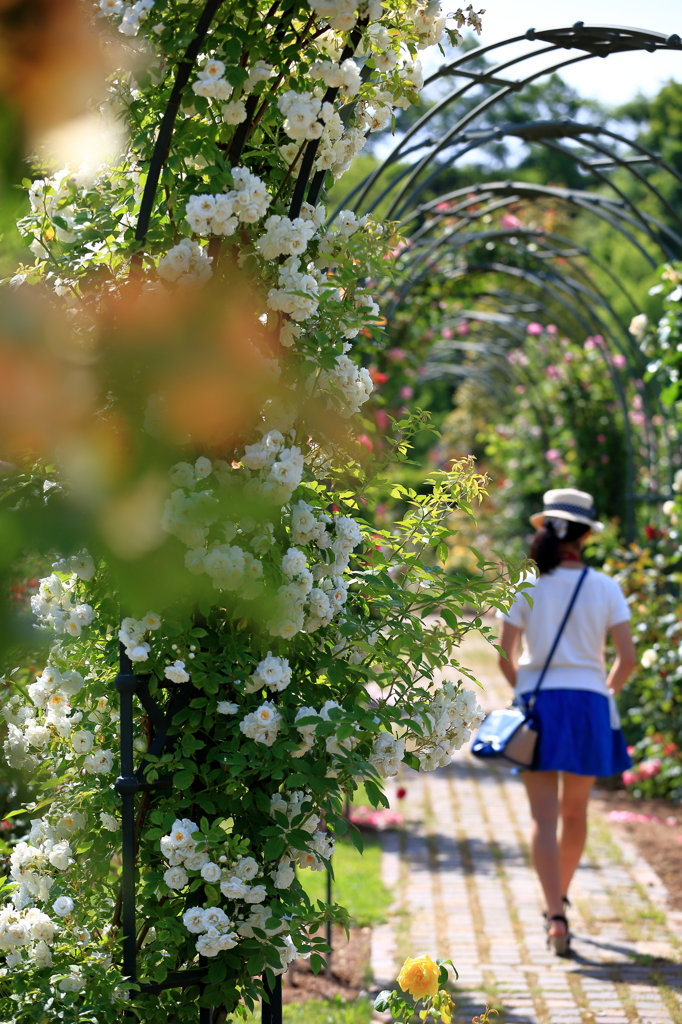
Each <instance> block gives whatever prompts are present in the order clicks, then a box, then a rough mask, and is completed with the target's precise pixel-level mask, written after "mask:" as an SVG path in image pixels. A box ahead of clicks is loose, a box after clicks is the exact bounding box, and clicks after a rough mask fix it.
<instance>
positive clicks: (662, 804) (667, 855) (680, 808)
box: [594, 789, 682, 910]
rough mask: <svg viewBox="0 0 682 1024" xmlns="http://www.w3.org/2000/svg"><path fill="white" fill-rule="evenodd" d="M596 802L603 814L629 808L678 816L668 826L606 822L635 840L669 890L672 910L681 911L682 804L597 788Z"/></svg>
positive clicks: (662, 815)
mask: <svg viewBox="0 0 682 1024" xmlns="http://www.w3.org/2000/svg"><path fill="white" fill-rule="evenodd" d="M594 799H595V802H596V803H598V805H599V807H600V810H601V811H602V813H603V814H604V816H606V815H607V814H608V813H609V811H632V812H633V813H634V814H651V815H655V816H656V817H658V818H661V819H662V820H663V822H665V819H666V818H669V817H673V818H676V819H677V824H676V825H673V826H670V825H666V824H664V823H662V824H659V823H658V822H655V821H645V822H641V821H609V823H608V824H609V826H610V827H611V828H612V829H613V830H614V831H615V832H616V833H617V832H618V831H619V830H620V831H621V834H622V835H623V836H624V837H625V838H627V839H629V840H630V842H632V843H634V845H635V846H636V847H637V849H638V850H639V852H640V854H641V855H642V857H643V858H644V859H645V860H646V861H648V862H649V864H650V865H651V867H652V868H653V869H654V871H655V872H656V874H657V875H658V876H659V878H660V879H661V881H662V882H663V884H664V885H665V886H666V888H667V890H668V892H669V893H670V902H671V905H672V907H673V909H674V910H682V805H680V804H679V803H675V802H674V801H672V800H633V799H631V798H630V797H628V796H627V794H626V793H625V792H623V791H618V790H616V791H612V792H608V791H606V790H603V789H598V790H596V792H595V794H594Z"/></svg>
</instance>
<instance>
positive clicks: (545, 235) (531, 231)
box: [397, 208, 639, 354]
mask: <svg viewBox="0 0 682 1024" xmlns="http://www.w3.org/2000/svg"><path fill="white" fill-rule="evenodd" d="M485 215H486V211H485V208H484V209H483V210H482V211H480V213H479V216H485ZM454 235H457V236H458V240H459V239H463V240H464V239H466V241H465V242H464V243H463V245H462V246H461V248H463V247H464V245H465V244H468V242H469V241H479V240H482V239H484V238H488V239H489V240H492V239H493V238H500V239H502V240H507V241H509V243H510V244H514V243H513V242H512V239H514V238H516V237H517V236H518V237H526V238H529V239H535V238H537V239H550V240H551V241H553V242H557V243H559V244H562V245H566V246H567V247H568V248H570V249H572V250H575V252H574V253H572V254H570V255H567V253H566V252H559V251H556V250H555V251H552V250H550V249H548V250H545V252H546V255H547V256H548V257H550V258H558V257H561V258H562V259H566V260H567V261H568V262H569V263H570V265H571V266H572V267H573V269H574V270H575V271H576V272H577V273H578V274H580V275H581V276H586V271H585V270H583V268H581V267H580V266H579V265H577V264H574V263H572V259H574V258H575V256H576V255H579V256H583V257H585V259H587V260H589V261H590V262H592V263H594V264H595V266H597V267H599V269H600V270H601V271H603V273H605V274H606V275H607V276H608V277H609V278H610V279H611V280H612V281H613V283H614V284H615V285H616V287H617V288H618V289H619V290H621V291H622V293H623V295H624V296H625V297H626V298H628V299H629V300H630V302H631V304H632V308H633V310H634V311H635V312H637V307H636V306H635V305H634V303H632V299H631V296H630V295H629V293H628V291H627V289H625V288H624V287H623V286H622V285H621V283H620V282H619V280H618V278H617V277H616V275H615V274H614V273H613V272H612V271H611V269H610V268H609V267H608V266H607V265H606V264H605V263H604V262H603V261H602V260H600V259H599V258H598V257H597V256H595V255H594V254H593V253H592V252H591V251H590V250H589V249H586V248H584V246H581V245H578V244H577V243H576V242H574V241H572V240H571V239H570V238H566V237H565V236H564V235H558V234H556V233H555V232H552V231H545V230H544V229H542V228H524V227H517V228H494V229H488V230H485V231H478V232H472V233H471V234H470V235H463V234H460V231H459V227H454V228H453V229H452V230H451V231H450V232H448V234H446V235H443V236H441V237H440V238H437V239H436V240H435V241H434V242H433V243H432V244H431V246H429V247H428V248H426V247H424V248H422V249H421V250H419V249H417V248H416V247H414V248H411V250H410V251H412V252H414V253H415V256H414V259H413V260H412V263H411V264H410V266H411V267H416V266H417V265H418V263H419V262H423V260H424V259H427V258H428V256H429V254H430V253H432V252H434V251H435V250H436V249H437V248H440V247H442V246H443V245H445V244H446V243H450V242H452V239H453V236H454ZM458 248H460V246H458ZM524 254H526V255H527V256H528V257H529V258H530V259H542V258H544V257H543V255H542V254H541V255H540V256H538V255H536V253H535V252H534V251H532V250H530V249H529V248H528V247H526V248H525V249H524ZM403 256H404V254H403V253H401V255H400V256H399V257H398V261H397V263H398V266H400V265H401V263H402V260H403ZM592 286H593V288H594V289H595V290H596V292H597V294H598V295H599V296H600V298H601V299H602V301H603V302H604V303H605V304H606V305H607V306H608V309H609V312H610V313H611V314H612V316H613V317H614V319H615V320H616V321H617V322H618V323H619V324H620V325H621V326H622V328H623V330H624V331H625V333H626V334H627V335H628V338H629V339H630V341H629V344H630V345H631V347H632V338H631V336H630V335H629V332H627V330H626V328H625V324H624V323H623V321H622V320H621V318H620V317H619V316H618V314H617V313H616V312H615V310H613V308H612V307H611V304H610V303H608V300H607V299H606V297H605V295H604V293H603V291H602V289H601V288H599V287H598V286H597V285H595V284H594V283H593V285H592ZM403 294H407V291H405V292H403ZM634 351H636V352H637V354H639V349H634Z"/></svg>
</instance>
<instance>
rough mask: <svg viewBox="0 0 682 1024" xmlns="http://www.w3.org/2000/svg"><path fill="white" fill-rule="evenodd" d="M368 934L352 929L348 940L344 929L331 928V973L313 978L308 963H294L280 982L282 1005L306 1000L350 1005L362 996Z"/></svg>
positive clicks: (368, 931) (367, 968)
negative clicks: (320, 1000)
mask: <svg viewBox="0 0 682 1024" xmlns="http://www.w3.org/2000/svg"><path fill="white" fill-rule="evenodd" d="M371 933H372V929H371V928H351V929H350V937H349V938H348V939H347V938H346V933H345V931H344V929H343V928H334V929H333V932H332V947H333V952H332V954H331V971H329V970H327V971H322V972H320V974H317V975H315V974H313V972H312V970H311V967H310V962H309V961H308V960H294V962H293V963H292V964H291V965H290V966H289V969H288V970H287V972H286V973H285V975H284V978H283V986H282V998H283V1001H284V1002H285V1003H304V1002H306V1000H308V999H333V998H334V997H335V996H340V997H341V998H342V999H344V1000H345V1001H346V1002H352V1001H353V1000H355V999H357V998H358V997H359V996H361V995H364V994H365V993H366V992H367V989H368V987H369V984H370V978H369V975H370V936H371ZM327 959H329V957H328V956H327Z"/></svg>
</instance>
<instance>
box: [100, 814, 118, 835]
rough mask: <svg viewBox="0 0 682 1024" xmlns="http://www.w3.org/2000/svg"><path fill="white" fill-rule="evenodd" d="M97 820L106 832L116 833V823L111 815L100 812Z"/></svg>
mask: <svg viewBox="0 0 682 1024" xmlns="http://www.w3.org/2000/svg"><path fill="white" fill-rule="evenodd" d="M99 820H100V821H101V822H102V825H103V826H104V828H105V829H106V830H107V832H118V828H119V825H118V821H117V820H116V818H114V816H113V815H112V814H107V812H106V811H100V815H99Z"/></svg>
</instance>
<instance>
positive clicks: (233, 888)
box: [220, 877, 249, 900]
mask: <svg viewBox="0 0 682 1024" xmlns="http://www.w3.org/2000/svg"><path fill="white" fill-rule="evenodd" d="M220 891H221V893H222V894H223V896H226V897H227V898H228V900H241V899H243V898H244V896H245V895H246V893H247V892H248V891H249V887H248V885H244V883H243V882H242V880H241V878H234V877H233V878H226V879H224V881H222V882H221V883H220Z"/></svg>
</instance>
